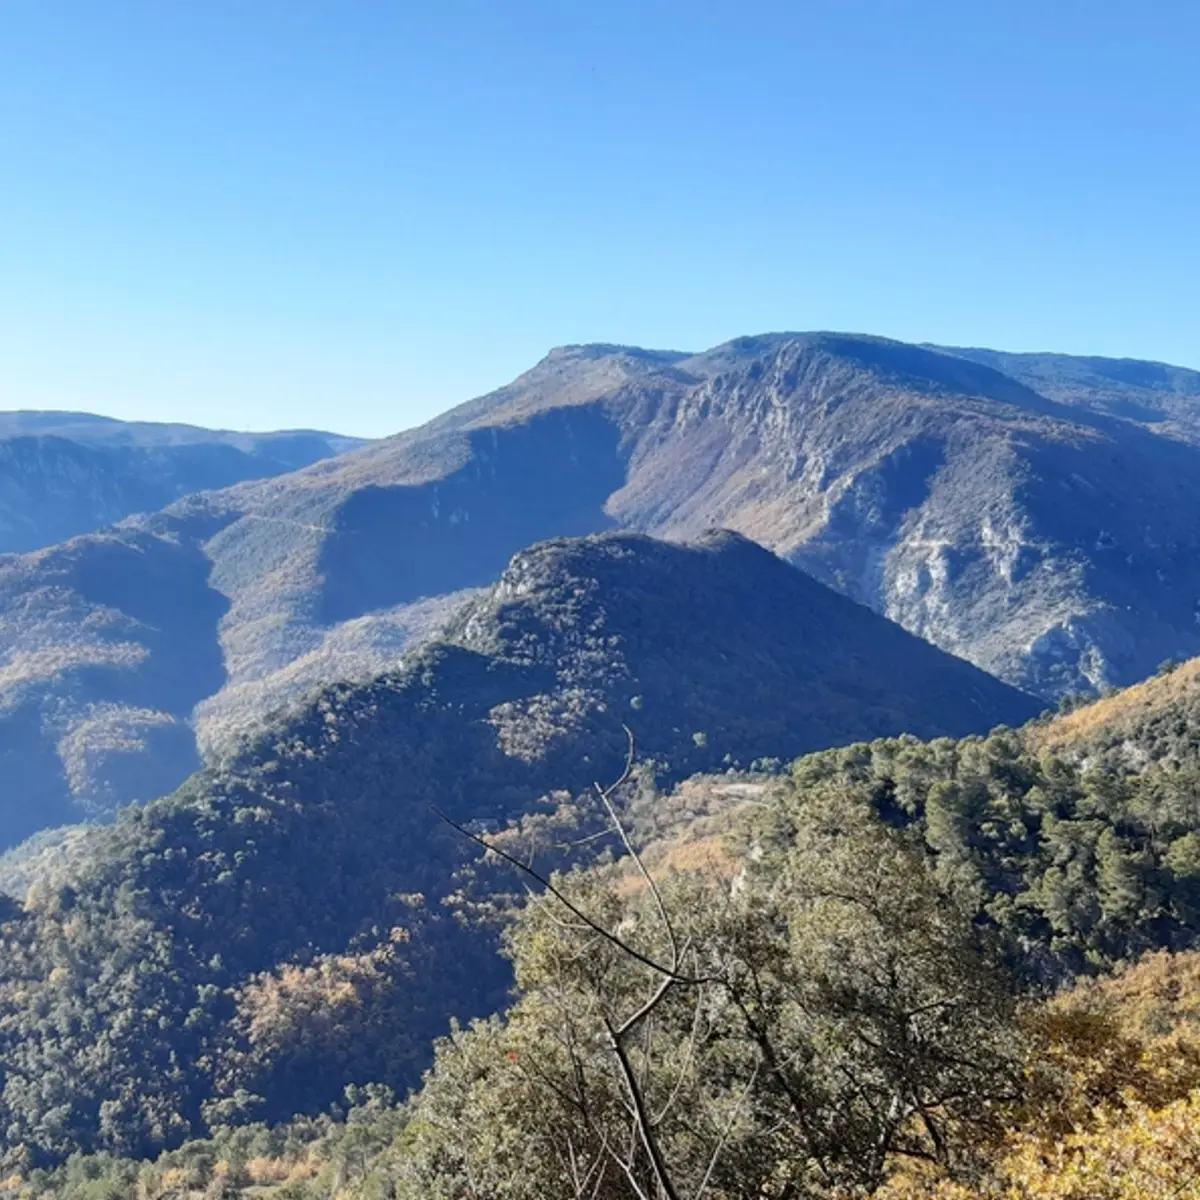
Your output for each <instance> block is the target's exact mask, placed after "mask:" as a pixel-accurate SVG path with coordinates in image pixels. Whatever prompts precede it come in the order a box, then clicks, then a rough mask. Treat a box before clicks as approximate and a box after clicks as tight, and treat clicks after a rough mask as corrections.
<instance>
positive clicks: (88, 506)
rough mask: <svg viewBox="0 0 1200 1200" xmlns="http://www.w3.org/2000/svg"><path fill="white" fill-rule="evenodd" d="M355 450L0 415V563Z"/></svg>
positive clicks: (307, 435)
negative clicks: (201, 494)
mask: <svg viewBox="0 0 1200 1200" xmlns="http://www.w3.org/2000/svg"><path fill="white" fill-rule="evenodd" d="M362 444H363V443H362V440H361V439H358V438H346V437H341V436H340V435H337V434H330V433H314V432H312V431H309V430H295V431H289V432H285V433H264V434H247V433H227V432H221V431H215V430H210V429H197V428H195V427H194V426H190V425H157V424H153V423H150V422H129V421H115V420H111V419H109V418H107V417H97V416H93V415H91V414H89V413H70V412H0V554H3V553H10V552H13V551H18V552H19V551H25V550H36V549H39V548H41V547H43V546H52V545H54V544H55V543H56V542H61V541H65V540H66V539H68V538H72V537H75V536H76V535H78V534H81V533H90V532H92V531H93V530H95V529H100V528H102V527H103V526H105V525H111V524H114V523H115V522H117V521H120V520H121V519H122V518H124V517H127V516H129V515H130V514H131V513H138V512H150V511H153V510H154V509H158V508H162V507H163V506H164V505H167V504H170V503H171V502H172V501H173V500H178V499H179V497H181V496H184V495H187V494H188V493H190V492H198V491H204V490H206V489H210V488H223V487H228V486H229V485H230V484H234V483H241V482H243V481H244V480H247V479H265V478H267V477H269V476H271V475H281V474H283V473H285V472H287V471H295V470H297V469H298V468H300V467H306V466H308V465H309V464H311V463H314V462H317V461H319V460H320V459H322V458H329V457H330V456H331V455H334V454H339V453H341V452H342V451H344V450H349V449H353V448H354V447H356V446H360V445H362Z"/></svg>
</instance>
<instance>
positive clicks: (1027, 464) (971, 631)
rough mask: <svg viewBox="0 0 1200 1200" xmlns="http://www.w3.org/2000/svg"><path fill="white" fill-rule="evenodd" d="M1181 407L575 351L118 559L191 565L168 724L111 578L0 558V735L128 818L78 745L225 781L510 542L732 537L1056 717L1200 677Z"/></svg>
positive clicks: (1197, 390) (388, 664) (1193, 530)
mask: <svg viewBox="0 0 1200 1200" xmlns="http://www.w3.org/2000/svg"><path fill="white" fill-rule="evenodd" d="M1198 411H1200V375H1197V374H1196V373H1193V372H1187V371H1183V370H1181V369H1177V368H1160V367H1158V366H1157V364H1128V363H1115V364H1114V363H1111V362H1108V361H1106V360H1090V359H1067V358H1062V357H1058V356H1032V357H1031V356H1008V355H999V354H996V353H994V352H990V351H953V352H950V351H939V350H935V349H930V348H925V347H917V346H908V345H904V344H900V343H895V342H889V341H885V340H882V339H873V338H864V337H854V336H849V335H840V334H777V335H769V336H763V337H755V338H742V339H738V340H737V341H734V342H731V343H729V344H727V345H725V346H720V347H717V348H716V349H714V350H711V351H708V352H706V353H704V354H699V355H686V354H678V353H667V352H650V351H641V350H635V349H630V348H627V347H613V346H581V347H566V348H563V349H560V350H557V351H554V352H553V353H551V354H550V355H549V356H547V358H546V359H545V360H543V362H541V363H539V364H538V365H537V366H536V367H535V368H533V369H532V370H531V371H529V372H528V373H527V374H525V375H523V376H522V377H521V378H519V379H518V380H516V381H515V382H514V383H513V384H511V385H509V386H508V387H505V388H502V389H500V390H499V391H497V392H495V393H493V394H491V395H490V396H486V397H483V398H481V399H479V400H475V401H472V402H470V403H469V404H466V405H463V406H462V407H461V408H459V409H455V410H453V411H452V412H450V413H447V414H446V415H445V416H443V417H440V418H438V419H437V420H436V421H433V422H431V423H430V424H429V425H427V426H425V427H423V428H422V429H418V430H414V431H410V432H408V433H405V434H402V435H399V436H397V437H395V438H390V439H387V440H385V441H382V442H378V443H374V444H372V445H370V446H367V447H365V448H363V449H360V450H358V451H355V452H353V453H349V454H345V455H342V456H340V457H338V458H336V459H332V460H329V461H325V462H320V463H316V464H315V465H313V466H310V467H308V468H306V469H304V470H301V471H298V472H294V473H292V474H288V475H283V476H280V477H278V478H274V479H269V480H264V481H261V482H251V483H245V484H242V485H239V486H237V487H234V488H229V489H226V490H224V491H220V492H214V493H207V494H202V495H197V496H192V497H188V498H185V499H183V500H181V501H179V502H178V503H176V504H175V505H173V506H171V507H170V508H168V509H165V510H163V511H162V512H160V513H158V514H156V515H153V516H150V517H144V518H136V519H131V520H130V521H128V522H126V523H125V524H124V525H122V526H121V527H119V528H118V529H116V530H113V531H110V532H109V533H108V534H105V535H104V537H105V538H108V539H116V540H118V541H120V542H123V543H125V544H127V545H128V546H130V547H133V548H136V551H137V553H138V554H139V555H142V556H145V557H147V558H149V559H154V558H157V557H159V556H162V557H163V558H164V561H165V560H168V559H170V560H173V558H174V556H176V555H180V554H183V555H185V556H191V557H193V558H194V559H195V561H197V562H198V563H201V564H204V565H205V566H204V569H203V570H199V569H198V570H197V571H196V572H195V573H194V575H189V576H188V578H189V579H194V580H195V582H194V583H193V584H192V585H190V586H192V588H193V591H192V592H188V593H187V594H186V595H185V594H173V595H172V599H171V601H170V611H171V621H172V622H173V624H172V625H171V628H172V629H173V630H175V631H176V633H175V634H174V635H173V636H178V637H187V638H190V639H191V640H192V641H194V642H195V643H196V644H197V645H202V646H205V647H208V648H210V649H211V648H212V647H215V648H216V653H217V655H218V661H219V664H220V671H221V677H220V678H219V679H216V678H215V677H214V676H212V675H211V673H210V674H209V675H205V676H204V678H203V679H201V678H200V677H199V676H197V677H196V678H195V679H194V680H192V681H191V682H190V683H186V684H184V683H181V685H180V690H179V694H178V695H177V696H175V697H174V699H173V701H172V703H173V705H174V707H166V706H164V705H163V704H161V703H159V702H158V701H157V700H153V701H148V700H146V699H145V693H144V689H143V685H142V684H141V683H140V682H139V681H140V679H141V677H142V676H143V675H145V674H146V673H147V672H149V673H150V674H153V673H154V672H156V671H158V670H159V667H158V666H156V665H155V664H156V663H157V662H158V660H159V658H160V657H161V656H163V655H165V654H166V651H165V649H164V647H163V646H162V645H161V644H159V643H156V642H155V635H154V634H153V632H152V629H151V625H150V624H149V623H148V622H147V621H145V620H143V619H141V618H134V617H132V615H131V614H130V613H128V612H125V611H124V609H123V608H122V607H121V602H120V601H114V599H113V598H112V596H111V595H110V594H109V592H107V591H106V590H105V586H106V585H105V584H104V583H103V580H102V579H101V578H99V577H98V576H95V575H94V574H88V573H83V574H79V573H75V574H71V573H70V572H68V573H67V574H68V576H69V579H68V581H67V583H63V582H62V578H61V577H62V570H60V569H59V568H57V567H56V568H54V569H53V570H52V569H51V567H50V565H49V564H50V562H51V560H49V559H38V558H36V557H31V558H23V559H9V560H7V561H6V562H0V621H2V622H3V626H2V632H0V656H2V657H0V672H4V674H3V675H0V680H2V679H8V680H9V681H10V682H9V684H8V685H7V686H5V685H3V684H0V688H3V690H2V692H0V704H3V706H4V707H3V709H0V712H2V713H4V714H7V715H4V716H0V739H3V738H5V737H8V739H9V740H8V741H7V742H6V743H3V744H7V745H9V746H10V750H9V753H10V754H11V755H14V756H15V758H14V759H13V760H12V761H14V762H16V761H18V760H19V761H20V762H22V763H25V764H27V765H26V766H23V767H22V768H21V769H22V771H24V772H25V774H24V776H23V778H27V779H32V778H34V777H35V776H36V778H37V779H39V780H41V781H42V783H41V784H39V785H38V786H39V787H43V786H44V788H45V789H46V791H45V794H46V795H48V796H49V795H53V796H56V797H57V800H55V801H54V803H56V804H59V805H60V807H61V806H64V805H68V804H69V803H70V802H71V799H72V797H73V798H74V799H75V800H77V801H87V802H90V803H94V804H97V805H100V806H106V805H108V804H110V803H111V802H112V800H113V798H121V797H122V796H124V797H125V798H129V794H130V793H129V791H128V789H127V788H126V786H125V785H120V786H117V785H116V784H115V783H114V784H113V785H112V787H109V786H108V785H107V784H106V785H105V787H104V789H102V790H101V792H97V791H96V790H95V786H94V785H93V783H91V782H88V780H90V779H91V778H92V773H91V772H90V770H89V769H83V770H81V769H79V766H78V764H81V763H83V764H88V763H94V762H99V761H102V759H103V756H100V757H99V758H98V757H97V754H98V751H97V749H96V747H97V744H98V739H99V732H96V734H95V737H93V731H101V730H103V731H109V732H106V733H105V735H104V736H105V738H109V740H110V741H111V742H112V743H113V744H116V745H119V746H124V747H129V746H134V745H135V744H136V743H138V742H140V741H144V742H145V743H146V745H147V747H148V749H147V750H146V751H145V752H144V753H146V754H147V755H148V756H149V757H148V760H147V761H149V759H155V761H159V760H160V758H161V756H160V755H159V751H157V750H155V749H153V748H152V747H153V746H154V745H157V744H158V743H159V741H160V740H161V739H162V738H163V737H164V736H165V735H164V734H163V731H164V730H165V729H166V727H167V726H166V725H165V723H164V722H165V721H166V720H167V719H169V720H170V722H173V723H176V724H177V725H178V726H179V727H180V728H181V729H182V730H183V734H182V738H183V740H186V739H187V737H189V736H191V734H192V732H193V731H194V734H195V737H196V739H197V747H196V749H195V752H198V753H200V754H202V755H203V756H204V757H205V758H207V759H209V760H213V759H218V758H220V757H221V756H222V755H224V754H226V753H228V752H229V749H230V748H231V747H232V746H234V745H235V744H237V742H238V739H239V736H240V734H241V731H243V730H244V729H245V728H246V727H247V726H248V725H253V724H254V723H255V722H256V721H257V720H260V719H261V716H262V714H263V713H264V712H267V711H269V710H271V709H272V708H274V707H276V706H278V705H279V704H282V703H284V702H287V701H290V700H292V699H294V698H295V697H296V696H297V695H298V694H300V693H302V692H303V691H304V690H305V689H307V688H310V687H312V686H315V685H318V684H320V683H323V682H327V681H329V680H333V679H338V678H345V677H350V678H355V679H358V678H367V677H369V676H370V675H371V674H374V673H376V672H378V671H382V670H385V669H389V668H393V667H395V666H396V664H397V663H398V662H399V661H400V658H401V656H402V655H403V653H404V650H405V647H406V646H408V645H410V644H412V643H413V642H414V641H415V640H419V639H420V638H421V637H423V636H426V635H427V634H428V633H429V632H431V631H433V630H435V629H436V628H437V627H438V626H439V624H440V623H441V622H443V621H445V620H446V619H447V618H448V617H449V616H450V614H451V613H452V612H453V611H454V609H455V607H456V606H457V605H459V604H461V603H462V602H463V600H464V599H467V598H469V596H470V595H471V594H472V592H473V590H474V589H478V588H482V587H486V586H488V585H490V584H491V583H492V582H493V580H494V578H495V575H496V573H497V571H499V570H500V568H501V567H502V566H503V564H504V562H505V561H506V560H507V559H508V557H509V556H510V555H511V554H513V553H515V552H516V551H517V550H519V549H521V548H522V547H523V546H526V545H528V544H529V543H531V542H533V541H536V540H539V539H541V538H547V537H557V536H563V535H582V534H588V533H597V532H602V531H605V530H612V529H626V530H635V531H641V532H646V533H651V534H654V535H659V536H664V537H668V538H675V539H688V538H694V537H696V536H697V535H699V534H700V533H701V532H702V531H703V530H705V529H707V528H710V527H714V526H720V527H725V528H730V529H734V530H737V531H739V532H740V533H742V534H744V535H746V536H747V537H749V538H752V539H754V540H755V541H757V542H759V543H761V544H762V545H764V546H767V547H769V548H770V549H772V550H774V551H776V552H777V553H779V554H780V555H782V556H783V557H785V558H786V559H787V560H788V561H790V562H791V563H793V564H795V565H798V566H800V567H801V568H803V569H804V570H805V571H807V572H809V573H811V574H812V575H814V576H815V577H816V578H818V579H820V580H821V581H823V582H825V583H827V584H829V585H831V586H832V587H834V588H835V589H837V590H838V591H841V592H843V593H844V594H845V595H847V596H849V597H851V598H852V599H854V600H857V601H859V602H860V603H862V604H865V605H867V606H869V607H870V608H873V609H874V610H876V611H877V612H878V613H881V614H883V615H885V616H887V617H889V618H891V619H893V620H895V621H897V622H898V623H899V624H900V625H902V626H903V627H904V628H905V629H907V630H909V631H911V632H913V633H916V634H918V635H920V636H921V637H923V638H926V639H927V640H929V641H931V642H933V643H934V644H935V645H937V646H939V647H941V648H942V649H944V650H947V651H950V652H951V653H953V654H956V655H959V656H960V657H963V658H965V659H967V660H969V661H970V662H972V663H974V664H976V665H977V666H980V667H982V668H984V669H985V670H987V671H990V672H992V673H993V674H996V675H998V676H999V677H1000V678H1002V679H1004V680H1006V681H1007V682H1009V683H1011V684H1014V685H1017V686H1019V687H1021V688H1023V689H1025V690H1026V691H1030V692H1035V693H1037V694H1039V695H1042V696H1046V697H1051V698H1052V697H1055V696H1057V695H1061V694H1063V693H1067V692H1073V691H1078V690H1081V689H1088V688H1096V687H1102V686H1105V685H1109V684H1125V683H1130V682H1133V681H1135V680H1137V679H1139V678H1142V677H1144V676H1145V675H1147V674H1149V673H1150V672H1152V671H1153V670H1154V668H1155V667H1156V666H1157V664H1158V663H1159V662H1160V661H1162V660H1163V659H1165V658H1167V657H1169V656H1175V657H1180V658H1183V657H1188V656H1190V655H1194V654H1197V653H1200V607H1198V605H1200V487H1198V486H1197V483H1196V481H1197V480H1200V416H1197V412H1198ZM93 541H94V539H90V538H83V539H79V540H77V541H76V542H73V543H70V544H69V545H66V546H64V547H61V548H60V550H59V551H56V553H58V554H60V555H62V556H65V558H67V559H69V558H72V557H76V556H84V557H86V556H88V555H89V554H91V551H90V550H89V549H88V547H89V545H91V543H92V542H93ZM189 560H190V559H189ZM54 561H59V560H54ZM114 561H115V560H114ZM55 571H58V572H59V573H58V575H55V573H54V572H55ZM152 577H154V578H157V576H153V575H152ZM210 593H212V594H215V595H216V596H217V597H219V598H220V603H219V604H216V603H213V602H212V600H211V596H210ZM39 597H52V598H53V599H52V601H50V600H43V599H39ZM47 605H48V607H47ZM52 613H68V614H69V618H67V619H59V618H58V617H53V618H52V617H51V616H49V615H48V614H52ZM118 628H119V630H120V631H121V632H120V637H117V636H116V635H115V634H113V633H112V632H111V631H112V630H114V629H118ZM113 644H119V646H120V647H121V649H120V650H119V651H117V650H114V649H112V645H113ZM31 655H33V657H32V658H31V657H30V656H31ZM31 663H32V664H34V665H36V666H37V670H36V671H31V669H30V664H31ZM13 681H15V682H13ZM101 684H102V685H101ZM97 705H99V706H101V707H100V709H99V712H100V713H101V717H97V716H95V715H94V710H95V707H96V706H97ZM113 705H116V706H118V708H120V707H121V706H125V707H126V708H128V709H129V710H130V711H128V712H125V713H124V715H123V716H121V715H119V714H118V713H117V712H116V710H114V709H113V708H112V706H113ZM47 714H50V715H49V716H48V715H47ZM155 714H157V715H155ZM114 722H117V724H116V725H114ZM120 722H124V724H120ZM117 727H119V728H121V729H123V730H124V731H125V732H123V733H121V735H120V736H119V737H117V736H115V735H113V736H112V737H110V732H111V730H113V729H114V728H117ZM4 729H8V730H10V731H12V732H10V734H7V735H6V734H4V733H3V732H2V731H3V730H4ZM17 730H20V731H21V732H19V733H18V732H15V731H17ZM38 730H44V731H45V732H44V733H42V734H39V733H38V732H37V731H38ZM81 730H82V732H80V731H81ZM131 730H132V731H139V732H136V733H135V732H130V731H131ZM174 737H175V735H174V734H172V735H171V737H168V738H166V739H165V740H166V741H167V742H170V744H172V745H176V742H175V741H172V738H174ZM64 739H65V741H64ZM99 740H100V741H103V739H99ZM104 744H108V743H107V742H105V743H104ZM142 753H143V751H140V750H136V749H131V750H121V751H120V754H122V755H125V756H126V757H125V758H123V759H122V760H121V761H122V762H130V763H131V762H133V761H134V760H135V759H136V758H137V757H138V756H139V755H141V754H142ZM172 753H173V754H174V753H176V752H175V751H172ZM130 755H132V758H130V757H128V756H130ZM156 756H158V757H156ZM104 761H107V760H104ZM175 761H177V762H180V763H182V759H176V760H175ZM35 762H36V764H37V765H36V766H35V765H33V764H34V763H35ZM64 764H67V765H64ZM55 772H57V774H55ZM134 774H136V772H133V771H130V772H129V774H128V775H126V774H124V773H123V770H122V771H121V772H116V773H115V774H113V775H112V776H111V777H112V778H113V779H116V778H117V777H118V776H119V777H121V778H130V777H132V775H134ZM166 775H167V776H169V775H170V772H169V771H168V772H166ZM149 777H150V776H148V775H147V776H145V778H149ZM163 777H164V776H162V775H155V776H154V778H155V779H156V780H157V779H161V778H163ZM38 794H39V795H40V794H42V793H40V792H39V793H38ZM101 795H102V797H103V798H102V799H98V798H97V797H99V796H101ZM46 803H47V804H49V803H50V801H48V800H47V801H46Z"/></svg>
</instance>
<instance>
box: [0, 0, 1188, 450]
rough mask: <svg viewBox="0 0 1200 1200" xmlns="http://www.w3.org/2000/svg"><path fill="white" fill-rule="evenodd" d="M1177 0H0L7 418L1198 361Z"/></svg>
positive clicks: (414, 414) (278, 414)
mask: <svg viewBox="0 0 1200 1200" xmlns="http://www.w3.org/2000/svg"><path fill="white" fill-rule="evenodd" d="M1198 46H1200V5H1196V4H1194V3H1192V2H1191V0H1186V2H1185V0H1154V2H1152V3H1149V4H1147V3H1144V2H1142V3H1132V2H1130V3H1125V2H1123V0H1037V2H1033V0H952V2H951V0H946V2H944V3H938V2H932V0H825V2H814V3H804V2H803V0H792V2H790V3H784V2H778V3H776V2H768V0H741V2H739V3H726V2H725V0H708V2H706V0H692V2H690V3H676V2H675V0H637V2H635V0H604V2H600V0H591V2H588V3H583V2H579V0H557V2H550V0H429V2H427V3H420V4H418V3H405V2H401V0H391V2H384V0H371V2H367V0H340V2H337V3H335V2H333V0H320V2H316V0H286V2H285V0H171V2H170V3H165V2H163V0H142V2H130V0H105V2H104V3H103V4H98V3H95V2H94V0H75V2H66V0H5V2H4V3H3V4H2V5H0V407H4V408H50V407H55V408H82V409H89V410H92V411H100V412H105V413H110V414H112V415H115V416H122V417H137V418H146V419H158V420H186V421H192V422H196V423H202V424H211V425H221V426H228V427H235V428H268V427H280V426H319V427H326V428H329V427H332V428H336V429H340V430H344V431H346V432H353V433H362V434H384V433H388V432H393V431H395V430H398V429H401V428H404V427H406V426H409V425H412V424H415V423H417V422H418V421H421V420H424V419H425V418H427V417H429V416H431V415H433V414H434V413H435V412H438V411H440V410H442V409H444V408H447V407H449V406H450V405H452V404H454V403H456V402H458V401H460V400H464V399H467V398H469V397H470V396H472V395H476V394H479V393H481V392H483V391H486V390H489V389H490V388H491V387H494V386H497V385H499V384H501V383H503V382H506V381H507V380H509V379H510V378H512V377H513V376H514V375H516V374H518V373H519V372H520V371H521V370H523V369H525V368H526V367H528V366H529V365H531V364H532V363H533V362H534V361H536V360H537V359H538V358H540V357H541V355H542V354H543V353H544V352H545V351H546V350H547V349H548V348H550V347H551V346H553V345H557V344H562V343H566V342H579V341H614V342H630V343H635V344H640V345H649V346H660V347H673V348H684V349H687V348H697V349H699V348H703V347H706V346H708V345H711V344H714V343H716V342H720V341H724V340H726V339H728V338H731V337H735V336H738V335H741V334H747V333H758V332H765V331H767V330H778V329H815V328H826V329H846V330H856V331H864V332H871V333H879V334H885V335H888V336H892V337H898V338H904V339H911V340H928V341H939V342H947V343H957V344H974V345H990V346H995V347H999V348H1003V349H1016V350H1020V349H1056V350H1062V351H1067V352H1077V353H1090V354H1110V355H1116V356H1132V357H1148V358H1157V359H1162V360H1166V361H1171V362H1177V363H1180V364H1183V365H1188V366H1194V367H1200V153H1198V151H1200V69H1198V68H1200V60H1198V58H1197V54H1198V50H1197V47H1198Z"/></svg>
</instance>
